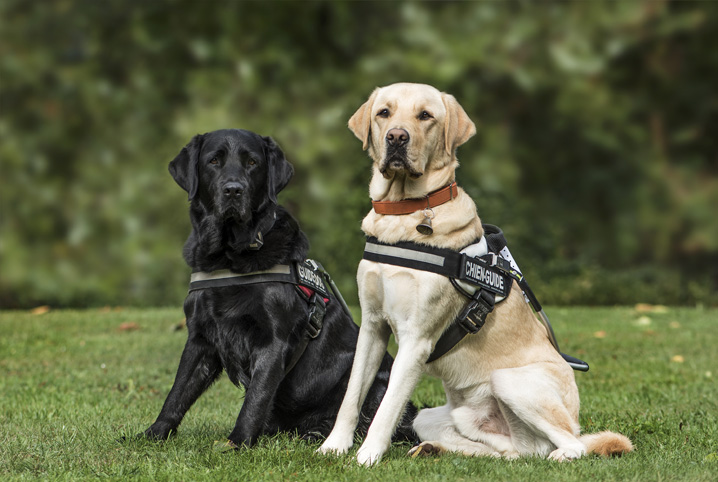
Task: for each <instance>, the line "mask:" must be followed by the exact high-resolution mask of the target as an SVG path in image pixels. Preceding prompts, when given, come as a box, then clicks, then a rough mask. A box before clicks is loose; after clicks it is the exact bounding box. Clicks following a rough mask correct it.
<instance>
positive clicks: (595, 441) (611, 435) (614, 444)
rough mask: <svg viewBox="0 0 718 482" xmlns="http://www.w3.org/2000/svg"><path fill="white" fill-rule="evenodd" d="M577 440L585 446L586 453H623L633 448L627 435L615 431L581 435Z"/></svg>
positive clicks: (609, 454) (607, 454) (606, 455)
mask: <svg viewBox="0 0 718 482" xmlns="http://www.w3.org/2000/svg"><path fill="white" fill-rule="evenodd" d="M579 440H580V441H581V442H583V444H584V445H585V446H586V452H587V453H593V454H598V455H603V456H605V457H608V456H611V455H618V456H620V455H623V454H625V453H628V452H630V451H632V450H633V444H632V443H631V441H630V440H629V439H628V437H626V436H624V435H621V434H620V433H615V432H599V433H593V434H589V435H581V436H580V437H579Z"/></svg>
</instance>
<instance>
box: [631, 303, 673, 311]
mask: <svg viewBox="0 0 718 482" xmlns="http://www.w3.org/2000/svg"><path fill="white" fill-rule="evenodd" d="M633 309H634V310H636V313H667V312H668V308H666V307H665V306H663V305H651V304H649V303H637V304H636V306H634V307H633Z"/></svg>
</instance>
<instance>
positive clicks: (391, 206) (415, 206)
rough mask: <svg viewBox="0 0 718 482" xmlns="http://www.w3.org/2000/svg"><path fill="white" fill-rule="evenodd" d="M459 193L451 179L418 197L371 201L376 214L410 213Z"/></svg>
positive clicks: (438, 203) (435, 204)
mask: <svg viewBox="0 0 718 482" xmlns="http://www.w3.org/2000/svg"><path fill="white" fill-rule="evenodd" d="M458 195H459V186H458V185H457V184H456V181H453V182H452V183H451V184H449V185H448V186H446V187H444V188H442V189H439V190H438V191H434V192H432V193H429V194H427V195H426V196H424V197H423V198H420V199H404V200H402V201H372V202H371V204H372V206H374V211H375V212H376V213H377V214H394V215H396V214H411V213H415V212H416V211H421V210H422V209H430V208H434V207H436V206H440V205H441V204H444V203H445V202H449V201H451V200H452V199H454V198H455V197H456V196H458Z"/></svg>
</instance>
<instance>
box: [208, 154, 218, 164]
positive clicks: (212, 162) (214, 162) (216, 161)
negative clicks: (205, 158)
mask: <svg viewBox="0 0 718 482" xmlns="http://www.w3.org/2000/svg"><path fill="white" fill-rule="evenodd" d="M209 163H210V164H214V165H217V164H219V159H217V156H214V157H213V158H212V159H211V160H210V161H209Z"/></svg>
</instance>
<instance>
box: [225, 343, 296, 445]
mask: <svg viewBox="0 0 718 482" xmlns="http://www.w3.org/2000/svg"><path fill="white" fill-rule="evenodd" d="M283 379H284V360H283V357H282V354H281V353H276V352H274V351H273V350H272V352H265V353H263V354H262V355H260V356H259V357H258V358H257V360H256V363H255V364H254V367H253V369H252V378H251V379H250V382H249V385H248V386H247V387H245V388H246V391H245V396H244V404H243V405H242V408H241V410H240V411H239V416H238V417H237V423H236V424H235V426H234V430H232V433H231V434H230V435H229V440H230V442H232V443H233V444H234V445H235V446H237V447H241V446H242V445H244V446H247V447H251V446H252V445H254V443H255V442H256V441H257V439H258V438H259V436H260V435H262V433H263V429H264V427H265V426H267V425H268V423H269V421H270V417H271V412H272V409H273V406H274V397H275V395H276V393H277V388H278V387H279V384H280V383H281V382H282V380H283Z"/></svg>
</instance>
